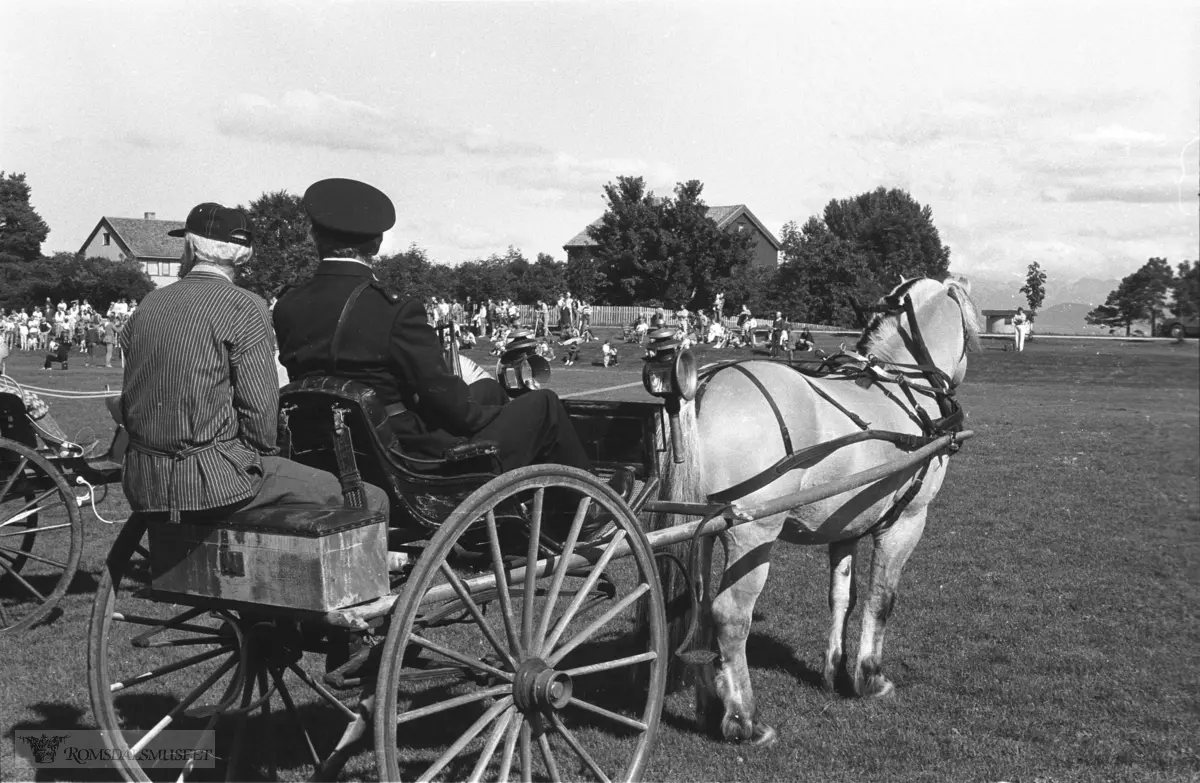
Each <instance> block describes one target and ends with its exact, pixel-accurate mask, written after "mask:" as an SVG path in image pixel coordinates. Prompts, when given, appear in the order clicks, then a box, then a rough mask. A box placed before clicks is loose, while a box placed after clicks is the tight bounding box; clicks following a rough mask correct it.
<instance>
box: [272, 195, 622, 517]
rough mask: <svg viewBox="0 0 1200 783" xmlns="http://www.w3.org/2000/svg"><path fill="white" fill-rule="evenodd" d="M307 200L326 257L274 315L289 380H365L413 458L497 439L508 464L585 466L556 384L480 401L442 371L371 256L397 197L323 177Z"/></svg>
mask: <svg viewBox="0 0 1200 783" xmlns="http://www.w3.org/2000/svg"><path fill="white" fill-rule="evenodd" d="M303 203H304V209H305V211H306V212H307V213H308V216H309V218H310V219H311V220H312V237H313V241H314V243H315V244H316V247H317V251H318V253H319V254H320V256H321V262H320V264H319V265H318V266H317V269H316V272H315V274H314V275H313V277H312V278H310V279H309V280H308V281H306V282H304V283H301V284H300V285H297V286H295V287H293V288H292V289H291V290H289V291H288V292H287V293H286V294H285V295H284V296H283V297H282V298H281V299H280V300H279V304H278V305H276V307H275V313H274V321H275V332H276V334H277V335H278V337H279V358H280V361H281V362H282V363H283V366H284V367H286V368H287V371H288V375H289V376H290V377H291V379H292V380H293V381H296V380H299V379H301V378H306V377H311V376H321V375H336V376H338V377H342V378H347V379H350V380H356V381H360V382H363V383H365V384H367V385H368V386H370V387H371V388H373V389H374V390H375V393H376V394H377V395H378V396H379V399H380V401H381V402H382V403H383V404H384V405H385V406H387V407H388V410H389V413H390V416H389V418H390V421H391V426H392V431H393V432H394V433H395V435H396V438H397V440H398V441H399V445H400V447H401V449H402V451H403V452H404V453H406V454H410V455H412V456H414V457H421V458H425V459H441V458H442V457H443V455H444V454H445V452H446V450H447V449H448V448H450V447H452V446H456V445H459V444H462V443H464V442H470V441H477V440H490V441H494V442H495V443H496V444H497V445H498V454H497V456H498V458H499V461H500V464H501V467H502V468H503V469H504V470H506V471H507V470H512V469H514V468H518V467H522V466H524V465H532V464H540V463H556V464H560V465H569V466H571V467H575V468H580V469H582V470H590V468H591V462H590V460H589V458H588V456H587V453H586V452H585V451H584V449H583V444H582V443H581V442H580V440H579V436H578V435H577V434H576V433H575V428H574V426H573V425H572V424H571V420H570V417H569V416H568V415H567V412H566V410H565V409H564V408H563V406H562V403H561V402H560V401H559V399H558V396H557V395H556V394H555V393H554V392H553V391H551V390H549V389H537V390H533V391H528V392H526V393H525V394H522V395H521V396H519V397H517V398H515V399H513V400H511V401H509V402H507V404H503V405H500V404H495V403H494V402H493V401H491V400H483V399H480V396H481V395H480V394H479V392H478V391H477V390H476V388H475V387H474V386H471V387H468V385H467V384H466V383H465V382H464V381H463V379H462V378H459V377H457V376H455V375H453V374H451V373H450V372H448V371H447V369H446V365H445V364H444V363H443V361H442V351H441V346H440V344H439V343H438V338H437V334H436V333H435V332H434V330H433V329H431V328H430V327H429V326H428V325H427V324H426V323H425V318H424V313H423V312H422V311H421V305H420V302H419V301H418V300H416V299H413V298H408V297H401V296H397V295H395V294H392V293H389V292H388V291H387V290H386V289H385V288H384V287H383V285H382V284H381V283H380V282H379V281H378V280H377V279H376V278H375V275H374V274H373V273H372V271H371V263H370V262H371V259H372V258H373V257H374V256H375V255H376V254H377V253H378V252H379V247H380V245H381V244H382V242H383V232H385V231H387V230H388V229H389V228H391V227H392V226H393V225H395V222H396V211H395V207H393V206H392V202H391V199H389V198H388V197H387V196H386V195H385V194H384V193H382V192H381V191H379V190H377V189H376V188H374V187H372V186H371V185H368V184H366V183H363V182H357V181H355V180H349V179H326V180H321V181H320V182H317V183H314V184H313V185H311V186H310V187H309V188H308V190H307V191H306V192H305V194H304V201H303ZM488 309H489V312H491V311H493V310H497V309H498V307H496V308H493V307H489V308H488ZM335 338H336V342H335ZM491 383H492V384H493V385H494V386H498V384H495V382H494V381H492V382H491ZM618 475H619V476H620V478H618V479H616V480H615V481H614V482H613V484H614V488H616V489H617V491H618V494H622V495H627V494H628V492H629V491H631V490H632V485H633V476H632V474H629V473H628V472H622V471H618ZM606 521H607V520H603V519H602V518H601V517H599V516H597V517H596V518H595V519H593V522H596V523H597V524H598V525H600V526H603V524H604V523H605V522H606Z"/></svg>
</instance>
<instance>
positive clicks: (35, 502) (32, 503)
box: [0, 487, 66, 526]
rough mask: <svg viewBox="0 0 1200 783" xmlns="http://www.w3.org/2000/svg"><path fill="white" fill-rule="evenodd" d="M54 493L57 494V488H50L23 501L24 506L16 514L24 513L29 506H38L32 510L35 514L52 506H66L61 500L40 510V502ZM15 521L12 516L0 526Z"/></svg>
mask: <svg viewBox="0 0 1200 783" xmlns="http://www.w3.org/2000/svg"><path fill="white" fill-rule="evenodd" d="M55 492H58V487H51V488H50V489H48V490H46V491H45V492H43V493H42V494H40V495H37V496H35V497H34V498H33V499H32V500H27V501H25V505H23V506H21V508H19V509H18V510H17V513H18V514H20V513H21V512H22V511H25V510H26V509H28V508H29V507H30V506H38V507H37V508H35V509H34V512H35V513H36V512H38V511H46V510H49V509H52V508H54V506H60V505H61V506H63V507H65V506H66V504H65V503H63V501H61V500H60V501H58V502H57V503H54V504H52V505H49V506H46V507H45V508H42V507H41V505H40V504H41V502H42V501H43V500H44V499H46V498H48V497H50V496H51V495H53V494H54V493H55ZM0 497H3V495H0ZM25 516H28V515H25ZM20 518H23V517H20ZM17 519H18V517H15V516H14V517H9V518H8V519H7V520H5V521H4V522H2V523H0V526H3V525H7V524H9V523H11V522H14V521H16V520H17Z"/></svg>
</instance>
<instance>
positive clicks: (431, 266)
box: [374, 243, 454, 302]
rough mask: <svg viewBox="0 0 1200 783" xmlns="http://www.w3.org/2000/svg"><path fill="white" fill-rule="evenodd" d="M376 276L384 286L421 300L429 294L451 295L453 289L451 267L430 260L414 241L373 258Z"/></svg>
mask: <svg viewBox="0 0 1200 783" xmlns="http://www.w3.org/2000/svg"><path fill="white" fill-rule="evenodd" d="M374 269H375V276H376V277H378V278H379V281H380V282H381V283H383V285H384V287H385V288H387V289H388V290H389V291H392V292H393V293H396V294H399V295H400V296H404V297H409V296H414V297H416V298H417V299H420V300H421V301H422V302H424V301H427V300H428V299H429V297H431V296H438V297H444V296H450V295H451V292H452V291H453V290H454V270H453V269H451V268H450V267H448V266H445V265H443V264H435V263H433V262H432V261H430V260H429V254H428V253H427V252H426V251H425V248H423V247H418V246H417V245H416V243H413V244H411V245H409V246H408V249H407V250H405V251H404V252H403V253H396V254H394V255H390V256H381V257H380V258H379V259H377V260H376V261H375V266H374Z"/></svg>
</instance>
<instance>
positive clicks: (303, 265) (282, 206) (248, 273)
mask: <svg viewBox="0 0 1200 783" xmlns="http://www.w3.org/2000/svg"><path fill="white" fill-rule="evenodd" d="M239 208H240V209H242V210H244V211H245V212H246V214H247V216H249V218H250V223H251V225H252V226H253V227H254V259H253V260H252V261H251V262H250V263H249V264H245V265H243V266H242V267H241V268H239V269H238V279H237V283H238V285H240V286H242V287H244V288H248V289H250V290H251V291H254V292H255V293H257V294H258V295H259V296H262V297H263V298H265V299H271V297H274V296H278V295H279V292H280V291H282V290H283V289H284V288H285V287H287V286H291V285H296V284H297V283H301V282H303V281H304V280H307V279H308V278H309V277H311V276H312V274H313V272H315V271H316V268H317V264H318V263H319V261H320V259H318V258H317V249H316V246H315V245H313V241H312V237H311V236H309V226H310V225H311V224H310V221H309V219H308V215H307V214H306V213H305V211H304V200H303V198H301V197H300V196H295V195H292V194H291V193H288V192H287V191H283V190H279V191H276V192H274V193H264V194H262V196H260V197H259V198H258V199H256V200H254V201H252V202H250V206H249V207H239Z"/></svg>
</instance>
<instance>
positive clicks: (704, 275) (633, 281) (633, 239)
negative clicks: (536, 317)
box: [588, 177, 753, 309]
mask: <svg viewBox="0 0 1200 783" xmlns="http://www.w3.org/2000/svg"><path fill="white" fill-rule="evenodd" d="M703 189H704V186H703V184H701V183H700V181H699V180H689V181H688V182H681V183H679V184H677V185H676V186H675V195H674V197H673V198H666V199H663V198H659V197H657V196H655V195H654V194H653V193H649V192H647V191H646V185H645V182H644V181H643V180H642V178H641V177H618V178H617V182H616V183H615V184H614V183H609V184H608V185H605V187H604V195H605V199H606V200H607V201H608V208H607V209H606V210H605V212H604V215H603V216H602V217H601V218H600V221H599V222H598V224H597V225H594V226H590V227H589V228H588V234H589V236H591V238H592V239H594V240H595V241H596V243H597V246H596V251H595V253H596V259H597V261H598V266H599V272H600V274H601V275H602V277H603V282H602V287H601V291H600V292H599V293H600V295H601V297H602V298H603V299H604V300H605V301H607V302H608V303H609V304H618V305H629V304H635V303H638V302H649V301H663V302H665V303H666V304H668V305H670V306H672V307H674V306H679V305H684V306H687V307H690V308H692V309H696V308H702V307H708V306H710V305H711V303H712V299H713V295H714V294H715V293H716V292H717V290H719V288H720V286H721V284H722V282H721V281H723V280H724V279H726V278H728V277H729V276H730V275H731V274H732V273H733V272H734V270H735V269H737V268H739V267H741V266H745V265H746V264H748V263H749V261H750V257H751V253H752V247H753V239H752V238H751V237H750V236H749V235H743V234H739V233H735V232H727V231H722V230H721V229H720V228H718V227H717V224H716V222H714V221H713V220H712V219H711V218H709V217H708V207H707V206H706V205H705V203H704V201H703V200H702V199H701V197H700V195H701V193H702V191H703Z"/></svg>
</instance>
